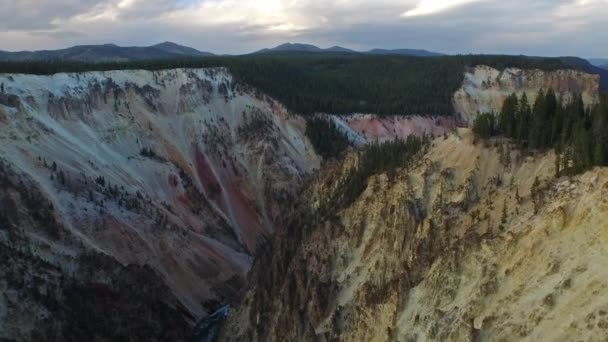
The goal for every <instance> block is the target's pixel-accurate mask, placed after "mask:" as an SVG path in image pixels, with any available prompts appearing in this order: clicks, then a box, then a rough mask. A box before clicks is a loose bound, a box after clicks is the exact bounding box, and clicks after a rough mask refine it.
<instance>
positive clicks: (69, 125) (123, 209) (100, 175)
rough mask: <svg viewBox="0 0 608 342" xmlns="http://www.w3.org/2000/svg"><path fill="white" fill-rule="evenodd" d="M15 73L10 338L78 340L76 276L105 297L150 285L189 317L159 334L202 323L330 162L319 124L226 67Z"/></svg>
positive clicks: (3, 286) (2, 197) (4, 127)
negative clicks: (67, 324)
mask: <svg viewBox="0 0 608 342" xmlns="http://www.w3.org/2000/svg"><path fill="white" fill-rule="evenodd" d="M0 83H1V84H3V87H2V89H3V92H2V94H0V160H1V166H2V168H1V169H0V176H1V178H0V179H1V180H3V182H4V183H3V184H5V185H6V187H7V189H8V191H5V192H2V194H0V203H2V205H1V206H0V243H2V245H3V246H12V247H10V249H2V253H3V254H7V253H8V255H5V256H6V257H7V258H9V260H13V261H14V262H13V266H14V269H13V271H11V269H9V270H8V271H7V270H4V271H6V272H14V274H13V277H14V278H11V279H17V281H16V282H11V281H9V282H6V281H0V326H2V327H10V328H9V329H7V330H5V329H0V330H1V333H0V338H11V336H12V337H13V338H14V337H15V336H21V337H22V338H23V339H25V340H29V339H35V336H37V335H36V334H39V333H40V332H41V330H43V329H48V330H49V331H50V332H49V331H46V332H45V333H52V334H53V336H56V338H55V339H59V340H62V339H69V338H68V337H69V336H71V337H72V338H74V336H77V335H73V334H72V335H69V336H62V335H61V334H62V331H63V333H65V330H62V325H61V324H62V323H61V322H63V321H62V317H61V315H67V314H68V313H69V312H68V313H65V312H64V311H65V310H64V311H62V310H63V309H62V308H65V304H63V303H62V302H61V298H63V297H65V296H67V293H71V292H66V288H68V287H69V288H72V287H77V288H79V289H81V291H82V293H86V294H89V295H90V296H91V300H92V301H96V300H98V301H101V302H105V301H106V300H107V298H113V300H114V299H115V301H116V302H122V301H123V299H124V301H128V300H131V299H133V298H135V297H133V296H129V295H128V293H129V292H125V291H123V290H124V288H133V287H134V286H135V287H139V288H141V289H142V290H143V291H144V292H143V293H142V296H143V297H142V298H140V299H142V301H143V300H144V299H145V298H148V297H146V296H148V295H149V298H150V301H148V302H150V303H156V301H157V302H158V303H159V304H158V305H161V304H160V303H164V304H163V305H168V307H167V310H174V311H175V312H177V313H179V315H177V314H175V318H172V319H170V320H166V319H164V318H162V317H156V318H157V319H158V321H156V322H155V323H153V324H155V325H156V327H157V328H159V327H160V328H159V329H157V331H159V334H160V332H162V331H167V330H166V329H169V328H170V325H171V324H172V323H171V322H174V323H175V325H176V326H179V325H180V324H183V323H184V322H186V323H187V324H191V323H192V321H194V320H196V319H197V318H199V317H200V316H202V315H203V314H205V313H207V312H208V311H209V310H211V309H213V307H214V305H216V304H215V303H217V302H219V301H223V300H229V299H230V298H231V297H233V296H234V295H235V293H236V292H237V291H239V290H240V289H241V288H242V286H243V283H244V279H245V275H246V273H247V271H248V270H249V268H250V264H251V261H252V255H253V254H254V252H255V249H256V246H257V245H258V244H259V243H260V242H261V241H264V240H265V239H266V238H267V237H268V236H269V235H270V234H271V233H272V231H273V230H274V227H275V224H277V221H278V220H279V219H280V214H281V211H282V210H283V206H284V205H285V203H289V201H291V200H292V198H293V197H294V196H295V191H296V190H297V189H298V187H299V185H298V184H300V183H301V182H302V181H303V180H304V178H305V175H306V174H308V173H310V172H311V171H312V170H313V169H314V168H317V167H318V165H319V159H318V157H317V156H316V154H315V152H314V150H313V148H312V147H311V146H310V145H309V142H308V141H307V139H306V138H305V137H304V135H303V131H304V121H303V120H302V119H301V118H298V117H295V116H292V115H290V114H288V113H287V111H286V110H285V108H283V107H282V106H281V105H280V104H279V103H277V102H275V101H273V100H272V99H270V98H268V97H266V96H264V95H260V94H259V93H258V92H255V91H254V90H253V89H249V88H248V87H246V86H243V85H239V84H236V83H234V82H233V81H232V77H231V75H230V74H229V73H228V72H227V71H226V70H225V69H221V68H218V69H192V70H190V69H177V70H166V71H156V72H150V71H138V70H134V71H109V72H87V73H75V74H56V75H53V76H34V75H20V74H14V75H9V74H3V75H0ZM7 248H8V247H7ZM3 260H6V259H3ZM100 265H103V266H100ZM127 265H129V266H127ZM40 267H42V268H43V269H44V270H45V271H41V270H40ZM137 267H139V268H137ZM139 269H141V271H135V270H139ZM121 272H123V273H124V272H127V273H129V272H133V273H132V274H133V278H128V277H125V276H124V275H122V276H121V275H120V274H121ZM136 274H144V275H145V274H147V275H145V276H144V275H142V276H141V277H139V278H138V277H136ZM38 277H40V279H38ZM2 279H5V278H4V277H2ZM36 279H38V280H36ZM62 279H63V280H62ZM146 279H148V282H147V284H144V283H142V282H146ZM121 282H122V283H121ZM64 283H65V284H64ZM36 284H38V285H36ZM137 284H140V285H137ZM146 286H153V287H155V290H150V292H149V293H148V292H145V290H144V289H145V287H146ZM28 288H32V290H31V293H30V292H28V290H27V289H28ZM78 293H81V292H78ZM155 294H156V295H157V296H156V295H155ZM125 296H126V297H125ZM85 297H86V296H85ZM44 298H56V300H57V301H58V303H57V304H56V305H57V306H58V308H56V310H55V304H53V305H51V304H49V303H48V302H47V301H46V299H44ZM135 299H137V298H135ZM135 299H133V301H135V302H137V301H136V300H135ZM74 300H77V299H74ZM152 300H154V301H155V302H153V301H152ZM144 302H145V301H144ZM24 303H27V304H24ZM129 303H130V302H129ZM127 304H128V303H127ZM127 304H125V305H127ZM117 305H118V304H117ZM151 305H152V304H151ZM154 305H156V304H154ZM91 307H95V305H91ZM97 308H98V309H99V308H100V307H99V306H97ZM142 310H144V309H142ZM136 311H137V307H133V309H132V310H131V311H129V310H126V309H125V310H124V311H120V312H121V313H123V314H124V313H128V312H136ZM62 312H63V313H62ZM70 312H71V311H70ZM100 312H102V313H103V310H100ZM142 312H146V311H145V310H144V311H142ZM163 312H164V313H166V314H169V311H163ZM71 314H74V313H73V312H72V313H71ZM90 314H91V316H94V317H97V316H95V315H94V313H90ZM104 314H105V315H107V314H108V313H107V312H106V313H104ZM79 316H85V315H84V314H83V315H79ZM181 316H183V317H185V320H184V319H181V320H180V319H178V317H181ZM24 317H30V318H29V319H25V318H24ZM103 317H105V318H104V319H106V318H107V316H103ZM121 318H122V319H124V320H125V321H128V320H129V319H130V318H127V317H121ZM161 318H162V319H163V320H164V321H163V322H161ZM107 319H109V318H107ZM115 319H116V320H118V321H119V319H118V317H116V318H115ZM142 319H144V318H142ZM153 321H155V320H154V317H152V318H150V320H147V321H146V324H148V323H149V322H153ZM24 322H25V323H24ZM165 322H166V323H165ZM89 323H91V322H83V323H82V324H83V326H84V328H82V331H86V329H85V328H86V327H87V326H86V325H87V324H89ZM99 324H100V325H101V324H102V323H99ZM142 324H144V323H142ZM151 330H153V329H151ZM7 331H8V332H7ZM142 331H147V330H145V329H144V327H143V326H142ZM4 334H7V335H4ZM127 336H128V335H127ZM176 336H179V334H177V335H176ZM105 337H106V338H107V337H108V336H105ZM182 337H183V336H182ZM147 338H148V339H146V340H152V339H158V340H167V337H166V336H164V337H163V336H160V335H154V336H147ZM50 339H51V340H53V339H54V338H50Z"/></svg>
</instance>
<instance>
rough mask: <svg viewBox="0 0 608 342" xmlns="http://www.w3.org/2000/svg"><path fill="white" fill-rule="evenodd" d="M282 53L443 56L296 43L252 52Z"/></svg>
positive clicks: (430, 53) (429, 52) (417, 51)
mask: <svg viewBox="0 0 608 342" xmlns="http://www.w3.org/2000/svg"><path fill="white" fill-rule="evenodd" d="M283 52H307V53H356V54H367V55H402V56H420V57H436V56H443V54H440V53H437V52H431V51H427V50H417V49H395V50H388V49H373V50H369V51H355V50H352V49H348V48H344V47H341V46H332V47H330V48H327V49H322V48H320V47H318V46H315V45H310V44H298V43H285V44H281V45H279V46H276V47H274V48H270V49H262V50H259V51H256V52H254V54H267V53H283Z"/></svg>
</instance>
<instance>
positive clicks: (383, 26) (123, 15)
mask: <svg viewBox="0 0 608 342" xmlns="http://www.w3.org/2000/svg"><path fill="white" fill-rule="evenodd" d="M0 10H1V11H0V50H9V51H15V50H39V49H55V48H63V47H68V46H72V45H78V44H99V43H116V44H118V45H129V46H131V45H150V44H155V43H159V42H162V41H173V42H176V43H180V44H184V45H188V46H192V47H195V48H197V49H199V50H203V51H210V52H214V53H246V52H251V51H253V50H257V49H260V48H263V47H271V46H274V45H278V44H280V43H283V42H299V43H311V44H316V45H319V46H321V47H329V46H333V45H341V46H345V47H349V48H353V49H370V48H375V47H381V48H421V49H428V50H433V51H437V52H444V53H507V54H527V55H543V56H558V55H560V56H561V55H577V56H582V57H608V0H444V1H441V0H0Z"/></svg>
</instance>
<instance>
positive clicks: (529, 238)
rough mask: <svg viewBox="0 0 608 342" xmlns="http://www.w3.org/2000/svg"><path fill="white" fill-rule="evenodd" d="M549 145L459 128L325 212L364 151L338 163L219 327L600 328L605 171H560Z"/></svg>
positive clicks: (395, 337)
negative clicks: (529, 149)
mask: <svg viewBox="0 0 608 342" xmlns="http://www.w3.org/2000/svg"><path fill="white" fill-rule="evenodd" d="M554 158H555V157H554V155H553V154H551V153H548V154H522V153H521V152H520V151H518V150H517V149H515V148H513V147H512V146H511V145H510V144H509V143H508V142H507V141H501V140H498V141H496V142H494V143H492V145H491V146H490V145H488V146H484V145H483V144H481V143H478V144H475V143H473V137H472V135H471V134H470V131H469V130H466V129H464V130H460V131H459V133H458V134H456V135H450V136H449V137H447V138H443V137H441V138H438V139H436V140H434V141H433V143H432V146H431V147H430V148H429V150H428V152H426V153H425V154H423V155H420V157H419V158H418V159H417V162H416V163H415V165H414V166H413V167H411V168H409V169H403V170H401V172H400V173H399V174H398V175H397V176H396V178H395V179H389V178H388V176H387V175H386V174H378V175H375V176H372V177H371V178H370V179H369V180H368V182H367V188H366V190H365V191H364V192H363V193H362V194H361V195H360V196H359V198H358V199H357V200H356V201H355V202H354V203H352V204H350V205H348V206H346V207H344V208H341V209H339V210H337V211H336V212H335V213H331V214H330V215H328V216H326V217H324V218H322V219H321V220H319V219H318V218H317V217H316V215H315V214H316V208H318V207H319V205H320V204H321V203H322V202H323V201H324V199H325V198H328V197H331V194H332V192H333V191H335V189H336V184H337V183H339V180H340V178H341V177H343V176H344V175H345V174H346V173H347V172H348V170H349V169H350V168H351V167H352V165H354V164H355V163H357V160H358V158H357V156H356V155H351V156H350V157H349V158H347V159H346V160H345V161H343V162H340V163H335V164H333V165H330V166H329V169H328V170H327V171H326V172H325V175H321V176H320V177H319V179H317V181H315V182H313V183H312V184H311V185H310V187H309V188H308V189H307V191H305V195H304V196H305V199H304V200H303V203H301V204H300V205H298V206H295V207H294V208H293V209H292V210H293V214H292V216H293V220H292V222H291V223H290V224H289V225H288V226H287V228H286V229H285V230H284V231H279V232H278V233H277V235H276V237H275V238H274V239H273V240H272V242H271V243H270V244H269V245H268V246H267V247H265V248H264V249H263V252H262V254H260V256H259V257H258V260H257V261H256V263H255V265H254V268H253V271H252V273H251V275H250V278H249V280H250V282H251V284H250V288H249V290H248V291H247V292H246V294H245V296H244V300H243V301H242V304H241V305H240V306H239V307H238V308H237V309H236V310H235V311H234V312H233V313H232V315H231V316H230V317H229V319H228V321H227V323H226V325H225V327H224V330H223V338H224V340H228V341H315V340H316V341H333V340H340V341H418V340H423V341H511V340H527V341H537V340H544V341H564V340H573V339H577V340H578V339H582V340H586V341H601V340H602V339H603V338H604V337H605V336H606V331H607V330H606V329H607V327H608V314H607V313H608V274H607V273H606V272H605V270H603V269H602V267H603V265H605V263H606V262H607V261H608V254H606V253H605V252H604V250H605V248H604V246H605V245H606V243H608V241H607V240H608V231H607V229H608V225H606V222H608V205H607V203H606V200H605V198H606V195H607V194H608V171H607V170H606V169H595V170H593V171H590V172H588V173H586V174H584V175H582V176H578V177H573V178H570V179H567V178H562V179H555V177H554V167H553V165H554ZM536 179H538V180H539V181H538V182H535V180H536ZM535 183H536V185H535Z"/></svg>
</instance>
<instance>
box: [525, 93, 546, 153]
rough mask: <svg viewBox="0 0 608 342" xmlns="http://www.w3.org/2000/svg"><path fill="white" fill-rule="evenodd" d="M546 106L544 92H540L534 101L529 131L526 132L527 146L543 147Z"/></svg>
mask: <svg viewBox="0 0 608 342" xmlns="http://www.w3.org/2000/svg"><path fill="white" fill-rule="evenodd" d="M546 112H547V104H546V102H545V93H544V90H542V89H541V90H540V91H539V92H538V94H537V96H536V100H535V101H534V106H533V110H532V117H531V124H530V130H529V132H528V145H529V146H530V148H533V149H536V148H541V147H543V146H544V137H545V125H546Z"/></svg>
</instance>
